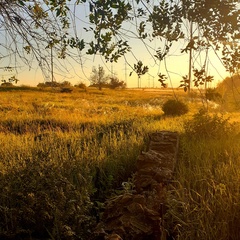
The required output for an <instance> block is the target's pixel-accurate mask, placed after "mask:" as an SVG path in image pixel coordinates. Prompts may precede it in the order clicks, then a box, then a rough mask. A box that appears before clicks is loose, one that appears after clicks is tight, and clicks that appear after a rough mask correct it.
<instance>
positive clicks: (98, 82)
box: [90, 66, 108, 90]
mask: <svg viewBox="0 0 240 240" xmlns="http://www.w3.org/2000/svg"><path fill="white" fill-rule="evenodd" d="M107 79H108V78H107V76H106V75H105V71H104V69H103V67H101V66H98V68H96V67H93V68H92V74H91V76H90V82H91V85H93V86H97V87H98V89H99V90H102V87H103V85H104V84H105V83H107Z"/></svg>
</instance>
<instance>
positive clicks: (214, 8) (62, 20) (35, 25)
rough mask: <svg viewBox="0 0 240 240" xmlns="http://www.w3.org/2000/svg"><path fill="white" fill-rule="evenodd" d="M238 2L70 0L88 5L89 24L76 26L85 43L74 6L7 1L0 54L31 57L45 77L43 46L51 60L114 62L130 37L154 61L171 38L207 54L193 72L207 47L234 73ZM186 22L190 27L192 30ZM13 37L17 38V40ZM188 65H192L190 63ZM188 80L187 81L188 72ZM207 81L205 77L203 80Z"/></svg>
mask: <svg viewBox="0 0 240 240" xmlns="http://www.w3.org/2000/svg"><path fill="white" fill-rule="evenodd" d="M237 2H238V1H237V0H234V1H230V0H228V1H223V0H215V1H211V2H209V1H206V0H199V1H192V0H181V1H176V0H172V1H165V0H159V1H155V2H154V3H153V4H150V3H149V1H147V2H146V3H143V2H142V1H139V0H135V1H133V2H128V1H124V0H116V1H113V2H112V1H104V2H103V1H102V0H97V1H87V0H78V1H76V2H74V4H76V5H75V6H76V7H77V5H79V6H80V7H81V6H86V5H88V6H89V12H88V13H87V14H88V20H89V24H88V25H87V27H82V26H80V27H82V31H85V33H86V35H88V34H89V33H90V34H92V39H93V40H90V41H89V40H87V39H83V38H79V36H78V35H77V31H76V30H77V28H78V27H79V26H77V25H76V23H77V22H78V21H77V20H76V19H77V18H79V16H78V14H77V13H78V12H77V11H75V8H74V10H73V9H72V8H71V7H70V6H71V4H72V3H71V1H70V2H69V1H66V0H63V1H60V2H56V1H53V0H51V1H42V2H34V3H32V2H29V1H28V0H21V1H11V3H9V4H8V6H6V5H5V4H4V3H0V9H1V13H0V15H1V20H0V22H1V30H2V32H4V33H5V34H6V36H5V37H4V39H6V41H5V42H4V43H3V44H1V48H2V50H3V51H2V52H4V56H3V57H5V58H8V56H9V54H10V55H11V54H17V55H18V57H16V58H14V59H15V60H20V59H21V60H22V61H24V63H26V64H28V65H29V66H30V67H31V66H32V64H33V59H36V60H37V61H38V63H39V66H40V67H41V68H42V70H43V72H44V73H45V75H47V74H48V73H49V71H50V69H51V66H50V65H51V64H50V63H51V60H50V57H49V51H48V50H51V52H52V51H53V55H52V56H55V59H54V64H57V63H59V61H60V60H59V59H64V58H66V57H70V58H72V59H75V60H77V59H79V55H81V56H84V54H90V55H96V54H100V55H101V56H103V57H104V58H105V60H106V61H110V62H117V61H118V59H119V58H120V57H122V56H125V55H126V53H128V52H129V51H131V38H133V39H134V40H135V39H136V38H137V39H140V41H142V42H143V43H144V46H145V47H146V48H147V51H148V52H149V53H150V55H151V57H152V58H153V59H154V60H155V61H156V62H157V61H160V62H161V61H163V60H164V59H165V58H166V57H167V56H168V54H169V53H170V50H171V48H172V46H173V45H174V44H173V43H174V42H176V41H182V39H186V41H185V43H186V45H185V46H184V47H183V48H182V49H180V51H181V53H186V54H189V53H190V52H192V51H196V52H198V55H199V56H200V55H202V54H201V53H202V52H204V54H205V55H206V59H205V61H204V63H203V64H202V66H200V70H197V72H198V74H199V73H201V71H205V70H206V67H207V66H206V60H207V57H208V49H210V48H213V49H214V50H215V52H216V53H221V55H222V62H223V63H224V66H225V68H226V69H227V71H229V72H230V73H231V74H233V73H236V72H237V71H238V69H239V64H240V59H239V56H240V54H239V51H240V49H239V45H238V44H237V41H238V39H239V20H240V17H239V16H240V15H239V11H240V10H239V9H238V8H237V7H236V4H237ZM79 12H81V11H79ZM71 21H72V22H71ZM126 23H130V24H134V27H135V29H136V31H133V32H132V33H130V31H126V30H125V24H126ZM186 26H187V27H186ZM188 26H192V27H193V28H194V31H192V30H190V29H192V28H189V27H188ZM73 28H74V29H73ZM72 29H73V31H72ZM195 30H196V31H195ZM16 35H17V36H19V39H17V40H16V37H15V36H16ZM83 35H84V34H83ZM126 35H127V36H126ZM9 39H10V41H9ZM154 39H156V40H160V41H161V43H163V44H161V46H160V47H159V48H158V49H151V48H152V46H150V45H149V42H148V41H150V42H152V41H153V40H154ZM72 48H75V49H77V50H78V54H77V56H76V55H74V54H73V53H72V52H73V51H72V52H71V49H72ZM16 49H17V50H16ZM22 50H23V51H22ZM152 50H154V53H152V52H153V51H152ZM83 51H84V52H83ZM5 53H6V54H5ZM133 54H134V53H133ZM81 56H80V57H81ZM11 59H13V58H11ZM136 59H137V58H136ZM15 65H16V66H17V64H15ZM61 66H63V65H61ZM7 67H9V66H7ZM193 68H194V69H196V67H194V66H193ZM132 69H133V70H134V71H136V73H137V74H138V78H140V76H141V75H142V74H144V73H146V72H147V70H148V66H144V67H143V64H142V61H138V62H137V63H136V64H134V66H133V67H132ZM189 70H190V71H191V68H190V69H189ZM160 79H161V77H160ZM188 79H189V81H190V80H191V78H190V76H188ZM211 80H212V78H210V77H209V78H208V79H207V81H211ZM198 84H199V83H198ZM184 87H186V86H184ZM188 87H190V84H189V85H188Z"/></svg>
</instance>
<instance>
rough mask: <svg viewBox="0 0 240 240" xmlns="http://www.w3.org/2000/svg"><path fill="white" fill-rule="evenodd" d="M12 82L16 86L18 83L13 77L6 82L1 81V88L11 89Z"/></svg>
mask: <svg viewBox="0 0 240 240" xmlns="http://www.w3.org/2000/svg"><path fill="white" fill-rule="evenodd" d="M13 82H14V83H15V84H17V83H18V82H19V80H18V79H17V78H16V77H15V76H12V77H10V78H9V79H8V80H5V79H3V80H2V84H1V86H4V87H11V86H13Z"/></svg>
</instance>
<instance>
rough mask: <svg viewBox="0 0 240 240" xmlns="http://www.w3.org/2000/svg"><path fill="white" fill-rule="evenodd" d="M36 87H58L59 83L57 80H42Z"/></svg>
mask: <svg viewBox="0 0 240 240" xmlns="http://www.w3.org/2000/svg"><path fill="white" fill-rule="evenodd" d="M37 87H60V83H58V82H55V81H53V82H44V83H39V84H38V85H37Z"/></svg>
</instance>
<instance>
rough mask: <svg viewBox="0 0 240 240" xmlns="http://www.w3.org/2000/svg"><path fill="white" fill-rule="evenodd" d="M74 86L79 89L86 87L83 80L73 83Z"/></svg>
mask: <svg viewBox="0 0 240 240" xmlns="http://www.w3.org/2000/svg"><path fill="white" fill-rule="evenodd" d="M74 87H77V88H81V89H86V88H87V86H86V84H85V83H83V82H80V83H78V84H76V85H74Z"/></svg>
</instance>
